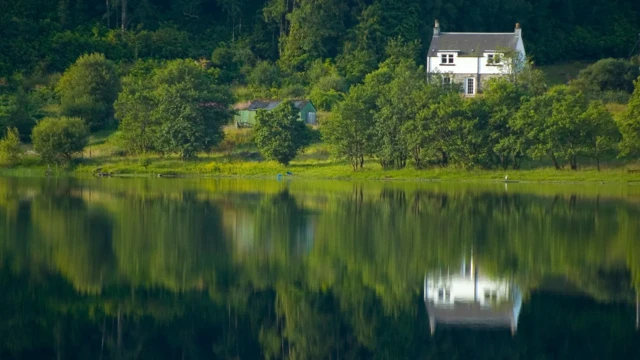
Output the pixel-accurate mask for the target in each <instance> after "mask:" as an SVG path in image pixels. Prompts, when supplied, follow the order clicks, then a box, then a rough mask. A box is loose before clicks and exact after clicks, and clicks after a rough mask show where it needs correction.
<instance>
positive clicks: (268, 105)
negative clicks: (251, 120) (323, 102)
mask: <svg viewBox="0 0 640 360" xmlns="http://www.w3.org/2000/svg"><path fill="white" fill-rule="evenodd" d="M292 102H293V106H295V107H296V108H297V109H299V110H302V109H303V108H304V107H305V106H307V104H308V103H309V100H293V101H292ZM281 103H282V100H253V101H250V102H249V103H243V104H237V105H236V107H235V109H236V110H249V111H256V110H267V111H270V110H273V109H274V108H275V107H276V106H278V105H280V104H281Z"/></svg>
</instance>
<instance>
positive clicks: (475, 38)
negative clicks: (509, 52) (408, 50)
mask: <svg viewBox="0 0 640 360" xmlns="http://www.w3.org/2000/svg"><path fill="white" fill-rule="evenodd" d="M517 45H518V36H517V35H516V34H515V33H440V34H439V35H436V36H434V37H433V38H432V40H431V46H430V47H429V56H437V55H436V53H437V52H438V51H445V50H458V51H459V53H458V56H461V57H464V56H467V57H480V56H483V55H482V54H483V53H484V52H485V51H490V50H494V51H495V50H499V49H505V48H507V49H513V50H515V49H516V46H517Z"/></svg>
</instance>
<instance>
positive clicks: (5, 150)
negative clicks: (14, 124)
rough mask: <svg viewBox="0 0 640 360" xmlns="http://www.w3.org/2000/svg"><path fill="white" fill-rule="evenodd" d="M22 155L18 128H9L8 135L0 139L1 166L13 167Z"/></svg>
mask: <svg viewBox="0 0 640 360" xmlns="http://www.w3.org/2000/svg"><path fill="white" fill-rule="evenodd" d="M20 155H22V147H21V144H20V134H19V133H18V129H16V128H7V133H6V135H5V136H4V137H3V138H2V139H0V166H6V167H12V166H15V165H16V164H17V163H18V160H20Z"/></svg>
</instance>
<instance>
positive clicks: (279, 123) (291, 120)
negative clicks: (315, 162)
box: [254, 101, 310, 165]
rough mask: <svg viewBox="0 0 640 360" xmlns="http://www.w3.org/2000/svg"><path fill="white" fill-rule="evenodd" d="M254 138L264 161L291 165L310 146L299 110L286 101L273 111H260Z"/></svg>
mask: <svg viewBox="0 0 640 360" xmlns="http://www.w3.org/2000/svg"><path fill="white" fill-rule="evenodd" d="M254 139H255V142H256V146H257V147H258V149H259V150H260V153H261V154H262V155H263V156H264V157H265V158H267V159H271V160H276V161H277V162H279V163H281V164H283V165H288V164H289V162H290V161H291V160H293V158H294V157H295V156H296V155H297V154H298V153H299V152H300V151H302V150H303V149H304V148H305V147H306V146H307V145H309V143H310V134H309V128H308V127H307V125H305V124H304V122H302V121H301V119H300V111H299V110H298V109H297V108H296V107H295V106H294V105H293V103H292V102H291V101H283V102H282V104H280V105H278V106H277V107H276V108H275V109H273V110H271V111H266V110H259V111H258V113H257V114H256V126H255V128H254Z"/></svg>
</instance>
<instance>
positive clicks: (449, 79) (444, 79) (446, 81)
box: [442, 76, 451, 85]
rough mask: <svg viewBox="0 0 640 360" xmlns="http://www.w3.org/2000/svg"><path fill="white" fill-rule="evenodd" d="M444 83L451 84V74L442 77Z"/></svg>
mask: <svg viewBox="0 0 640 360" xmlns="http://www.w3.org/2000/svg"><path fill="white" fill-rule="evenodd" d="M442 85H451V78H450V77H449V76H445V77H443V78H442Z"/></svg>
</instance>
